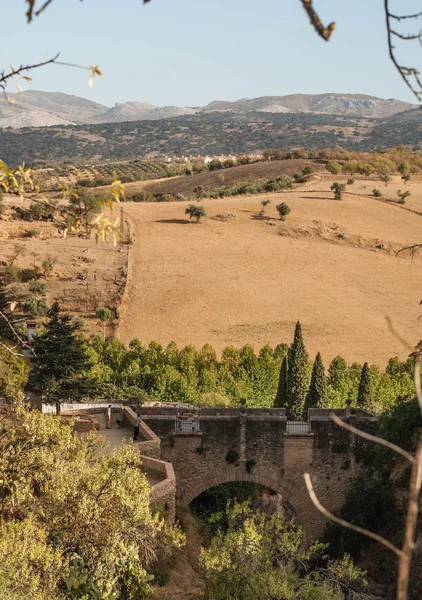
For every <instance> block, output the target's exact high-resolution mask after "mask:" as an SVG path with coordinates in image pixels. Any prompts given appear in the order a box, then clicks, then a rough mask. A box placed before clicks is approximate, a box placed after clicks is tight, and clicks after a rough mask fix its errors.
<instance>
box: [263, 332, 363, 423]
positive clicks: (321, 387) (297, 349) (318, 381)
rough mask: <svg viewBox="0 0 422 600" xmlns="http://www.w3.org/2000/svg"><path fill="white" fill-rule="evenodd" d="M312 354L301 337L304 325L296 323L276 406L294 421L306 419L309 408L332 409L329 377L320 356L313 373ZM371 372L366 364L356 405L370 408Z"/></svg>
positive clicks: (283, 365) (282, 366) (282, 373)
mask: <svg viewBox="0 0 422 600" xmlns="http://www.w3.org/2000/svg"><path fill="white" fill-rule="evenodd" d="M310 365H311V363H310V359H309V354H308V352H307V351H306V348H305V344H304V341H303V335H302V326H301V324H300V322H299V321H298V322H297V323H296V329H295V335H294V340H293V343H292V344H291V346H290V348H289V350H288V352H287V354H286V356H285V357H284V358H283V362H282V363H281V369H280V378H279V382H278V388H277V394H276V398H275V401H274V406H275V407H280V408H283V407H284V408H286V409H287V416H288V418H289V419H292V420H294V421H300V420H302V419H305V420H306V418H307V412H308V408H329V405H328V389H327V376H326V374H325V368H324V363H323V362H322V357H321V354H320V353H319V352H318V354H317V355H316V357H315V361H314V363H313V367H312V371H311V368H310ZM371 388H372V385H371V372H370V369H369V365H368V363H367V362H366V363H365V364H364V365H363V368H362V374H361V378H360V384H359V392H358V398H357V406H359V407H360V408H364V409H366V410H370V409H371V401H372V389H371Z"/></svg>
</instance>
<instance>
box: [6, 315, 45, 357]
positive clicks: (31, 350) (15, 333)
mask: <svg viewBox="0 0 422 600" xmlns="http://www.w3.org/2000/svg"><path fill="white" fill-rule="evenodd" d="M0 317H1V318H2V319H3V320H4V321H5V323H6V325H7V326H8V327H9V329H10V330H11V331H12V333H13V335H14V336H15V338H16V339H17V341H18V342H19V343H20V344H21V346H23V347H24V348H27V350H29V351H30V352H31V354H32V355H33V356H34V357H35V358H36V356H37V355H36V354H35V352H34V350H33V348H32V347H31V346H30V344H28V342H26V341H25V340H24V339H23V338H22V336H20V335H19V334H18V332H17V331H16V329H15V328H14V327H13V325H12V324H11V322H10V320H9V319H8V318H7V316H6V315H5V314H4V313H3V312H2V311H1V310H0Z"/></svg>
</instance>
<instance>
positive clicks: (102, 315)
mask: <svg viewBox="0 0 422 600" xmlns="http://www.w3.org/2000/svg"><path fill="white" fill-rule="evenodd" d="M96 315H97V317H98V318H99V319H100V321H101V323H102V324H103V338H104V340H105V338H106V326H107V323H108V322H109V321H110V320H111V319H112V318H113V313H112V312H111V310H110V309H109V308H107V306H103V307H102V308H97V312H96Z"/></svg>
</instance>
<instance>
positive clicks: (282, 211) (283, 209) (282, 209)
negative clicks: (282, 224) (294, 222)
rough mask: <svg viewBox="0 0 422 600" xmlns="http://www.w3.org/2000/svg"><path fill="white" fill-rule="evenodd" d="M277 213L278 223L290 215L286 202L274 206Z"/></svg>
mask: <svg viewBox="0 0 422 600" xmlns="http://www.w3.org/2000/svg"><path fill="white" fill-rule="evenodd" d="M276 209H277V212H278V214H279V215H280V221H285V220H286V217H287V215H289V214H290V212H291V210H290V206H289V205H288V204H287V203H286V202H282V203H281V204H279V205H278V206H276Z"/></svg>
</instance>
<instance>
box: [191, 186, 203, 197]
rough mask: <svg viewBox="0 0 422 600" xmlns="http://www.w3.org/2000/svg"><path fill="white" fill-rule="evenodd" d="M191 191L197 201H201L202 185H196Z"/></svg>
mask: <svg viewBox="0 0 422 600" xmlns="http://www.w3.org/2000/svg"><path fill="white" fill-rule="evenodd" d="M193 191H194V194H195V198H196V199H197V200H201V199H202V198H203V197H204V195H205V188H204V186H203V185H197V186H196V188H194V190H193Z"/></svg>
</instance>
